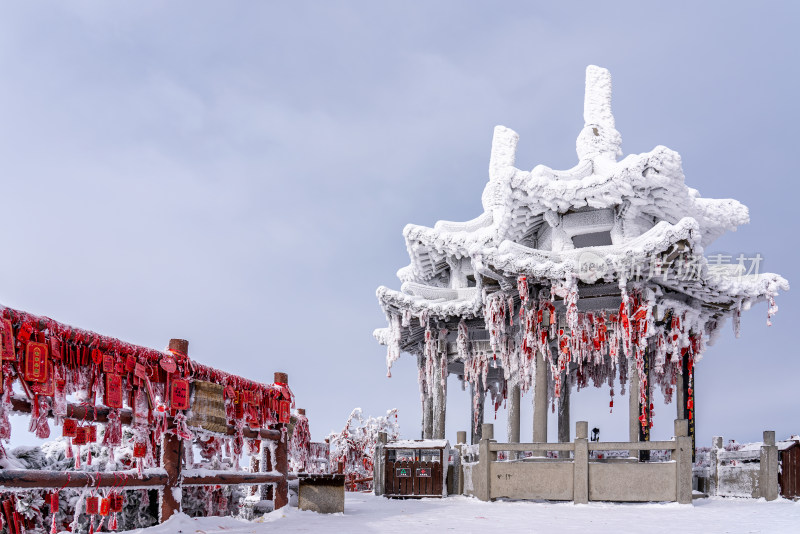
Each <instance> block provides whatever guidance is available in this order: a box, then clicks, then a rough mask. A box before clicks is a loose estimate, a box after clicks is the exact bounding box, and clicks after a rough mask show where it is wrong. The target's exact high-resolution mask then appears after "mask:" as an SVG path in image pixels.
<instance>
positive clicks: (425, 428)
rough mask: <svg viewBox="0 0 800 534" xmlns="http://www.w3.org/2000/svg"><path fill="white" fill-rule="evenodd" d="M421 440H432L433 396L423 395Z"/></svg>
mask: <svg viewBox="0 0 800 534" xmlns="http://www.w3.org/2000/svg"><path fill="white" fill-rule="evenodd" d="M422 439H433V396H432V395H425V400H424V401H423V402H422Z"/></svg>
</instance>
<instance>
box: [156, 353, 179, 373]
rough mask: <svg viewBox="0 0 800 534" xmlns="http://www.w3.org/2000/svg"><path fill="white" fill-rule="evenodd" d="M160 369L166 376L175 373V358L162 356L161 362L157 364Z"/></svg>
mask: <svg viewBox="0 0 800 534" xmlns="http://www.w3.org/2000/svg"><path fill="white" fill-rule="evenodd" d="M158 364H159V365H160V366H161V368H162V369H163V370H164V371H166V372H167V374H170V375H171V374H172V373H174V372H175V369H177V368H178V366H177V364H176V363H175V358H173V357H172V356H164V357H163V358H161V361H160V362H158Z"/></svg>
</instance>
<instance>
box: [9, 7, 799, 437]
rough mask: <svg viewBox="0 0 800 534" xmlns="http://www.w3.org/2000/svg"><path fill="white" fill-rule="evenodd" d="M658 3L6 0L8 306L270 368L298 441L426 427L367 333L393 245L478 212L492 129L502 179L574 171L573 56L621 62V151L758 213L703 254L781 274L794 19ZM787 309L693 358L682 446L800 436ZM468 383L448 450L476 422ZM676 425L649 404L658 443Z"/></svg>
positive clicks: (621, 425) (602, 405)
mask: <svg viewBox="0 0 800 534" xmlns="http://www.w3.org/2000/svg"><path fill="white" fill-rule="evenodd" d="M674 4H675V3H670V5H669V6H645V5H642V4H641V3H640V2H630V3H615V4H613V5H614V6H615V7H616V8H612V7H609V6H610V5H611V4H609V3H605V2H603V3H598V2H586V3H580V2H574V3H570V4H569V7H564V8H561V7H552V6H535V7H531V5H530V4H529V3H513V2H512V3H507V4H504V6H503V8H502V9H500V8H497V7H495V6H494V5H492V4H488V3H483V2H438V3H436V5H435V6H431V5H428V3H426V2H402V3H391V4H390V3H372V2H324V3H316V4H313V3H304V2H284V3H277V2H275V3H267V2H207V1H206V2H203V1H200V2H198V1H192V2H169V3H162V2H135V3H119V2H113V3H112V2H99V1H98V2H88V1H72V2H68V3H67V2H60V3H30V2H25V3H22V2H15V3H11V2H3V3H2V15H1V16H0V73H2V77H1V78H0V80H2V81H0V176H1V177H2V182H1V183H2V184H3V189H2V197H0V198H2V199H3V202H2V216H3V221H4V222H5V231H4V232H2V236H3V239H4V243H3V249H4V250H5V254H3V256H2V257H3V258H4V261H2V262H0V280H2V283H0V302H3V303H4V304H6V305H8V306H12V307H16V308H20V309H23V310H26V311H30V312H33V313H39V314H44V315H48V316H50V317H53V318H55V319H57V320H60V321H64V322H68V323H70V324H74V325H76V326H81V327H84V328H87V329H92V330H95V331H98V332H101V333H104V334H108V335H112V336H116V337H119V338H122V339H124V340H127V341H131V342H134V343H139V344H142V345H146V346H150V347H155V348H161V347H163V346H165V345H166V343H167V341H168V339H169V338H171V337H184V338H187V339H189V340H190V342H191V345H190V354H191V355H192V356H193V357H194V358H196V359H197V360H199V361H201V362H203V363H206V364H210V365H214V366H217V367H219V368H222V369H224V370H227V371H230V372H234V373H239V374H243V375H244V376H247V377H248V378H253V379H256V380H261V381H272V374H273V372H274V371H286V372H288V373H289V376H290V383H291V385H292V387H293V389H294V391H295V392H296V394H297V396H298V402H299V406H301V407H304V408H306V409H307V411H308V414H309V417H310V423H311V431H312V438H313V439H315V440H321V439H322V438H323V437H324V436H325V435H326V434H327V433H328V432H329V431H330V430H333V429H339V428H340V427H341V425H343V423H344V420H345V418H346V417H347V415H348V414H349V412H350V410H351V409H352V408H354V407H356V406H360V407H362V408H363V409H364V411H365V412H366V413H368V414H373V415H377V414H380V413H382V412H384V411H385V410H387V409H389V408H393V407H397V408H399V410H400V424H401V428H402V429H403V433H404V434H405V436H406V437H417V435H418V432H419V400H418V399H419V396H418V390H417V385H416V369H415V363H414V360H413V358H411V357H408V356H404V357H402V358H401V360H400V361H399V362H398V363H397V364H396V366H395V369H394V371H393V374H394V377H393V378H392V379H386V378H385V374H386V371H385V363H384V354H385V349H384V348H383V347H380V346H378V345H377V343H376V342H375V341H374V340H373V339H372V337H371V333H372V330H373V329H374V328H375V327H380V326H383V325H384V324H385V320H384V317H383V314H382V312H381V311H380V309H379V307H378V304H377V301H376V299H375V296H374V291H375V288H376V287H377V286H378V285H380V284H386V285H390V286H392V287H399V282H398V281H397V279H396V278H395V274H394V273H395V271H396V270H397V269H398V268H399V267H402V266H404V265H406V264H407V263H408V257H407V253H406V250H405V246H404V242H403V239H402V235H401V231H402V228H403V226H404V225H405V224H406V223H409V222H414V223H418V224H426V225H432V224H433V223H434V222H435V221H436V220H438V219H448V220H467V219H470V218H473V217H474V216H476V215H478V214H479V213H480V211H481V210H480V194H481V192H482V190H483V187H484V184H485V182H486V181H487V179H488V176H487V167H488V159H489V147H490V140H491V135H492V128H493V126H494V125H495V124H504V125H506V126H508V127H510V128H513V129H515V130H516V131H517V132H519V133H520V137H521V139H520V144H519V151H518V157H517V166H518V167H521V168H526V169H530V168H532V167H533V166H534V165H536V164H538V163H544V164H546V165H549V166H552V167H555V168H568V167H571V166H572V165H573V164H574V163H575V161H576V155H575V149H574V147H575V137H576V136H577V134H578V132H579V131H580V128H581V127H582V118H581V114H582V109H583V76H584V69H585V67H586V65H588V64H597V65H601V66H604V67H607V68H609V69H610V70H611V72H612V76H613V78H614V111H615V116H616V121H617V129H618V130H619V131H620V132H621V133H622V136H623V150H624V151H625V153H631V152H644V151H648V150H650V149H652V148H653V147H654V146H655V145H657V144H664V145H667V146H669V147H670V148H672V149H675V150H677V151H678V152H680V153H681V155H682V156H683V163H684V170H685V172H686V175H687V182H688V184H689V185H690V186H692V187H696V188H698V189H699V190H700V191H701V193H702V194H703V195H705V196H710V197H720V198H725V197H733V198H737V199H739V200H741V201H742V202H744V203H745V204H747V205H748V206H749V208H750V214H751V219H752V222H751V224H750V225H748V226H746V227H743V228H742V229H740V230H739V231H738V232H737V233H735V234H731V235H728V236H726V237H724V238H722V239H720V240H719V241H718V242H717V243H716V244H715V245H714V246H713V247H712V248H711V250H710V252H717V251H719V252H724V253H727V254H732V255H737V254H739V253H740V252H743V253H745V254H748V255H752V254H754V253H756V252H758V253H760V254H761V255H762V256H764V257H765V258H766V259H765V263H764V267H765V268H766V269H768V270H773V271H777V272H779V273H781V274H783V275H784V276H786V277H787V278H788V279H789V281H790V282H792V281H794V280H796V279H797V278H798V277H797V276H796V275H797V272H798V268H797V266H798V261H797V260H798V251H797V247H796V245H795V243H796V237H795V232H796V230H797V224H796V223H795V222H792V221H793V220H794V218H795V216H796V209H795V199H796V195H797V186H796V182H797V177H796V175H797V170H796V161H795V160H796V157H795V154H796V146H797V142H798V134H797V124H798V122H800V121H798V118H800V117H798V106H797V103H796V94H797V84H798V80H800V76H798V74H800V72H798V71H799V70H800V57H798V51H800V46H798V43H797V37H796V24H797V21H798V8H797V7H796V4H793V3H790V2H785V3H780V2H774V3H770V4H769V7H768V8H767V7H763V6H759V5H750V4H746V3H744V4H741V5H740V4H739V3H732V2H716V3H713V2H708V3H704V4H703V7H700V6H696V5H692V4H688V3H687V4H682V6H683V7H680V6H679V7H676V6H675V5H674ZM778 304H779V305H780V307H781V312H780V313H779V314H778V316H777V317H776V318H775V325H774V326H773V327H772V328H771V329H767V327H766V326H765V319H766V307H765V306H764V305H760V306H758V307H756V308H755V309H753V310H752V311H751V312H749V313H748V314H746V316H745V317H744V320H743V325H742V326H743V328H742V330H743V335H742V338H741V339H739V340H735V339H733V335H732V332H731V329H730V327H728V328H727V329H726V332H725V333H724V334H723V336H722V339H721V340H720V341H719V342H718V344H717V345H715V346H714V347H712V348H711V349H710V350H709V351H708V353H707V354H706V358H705V359H704V361H703V362H702V363H701V365H700V366H699V367H698V370H697V384H698V385H697V392H698V399H697V409H698V436H699V440H698V444H701V445H702V444H708V443H709V442H710V439H711V436H712V435H723V436H725V437H726V438H728V437H735V438H736V439H738V440H740V441H747V440H754V439H758V438H759V436H760V432H761V431H762V430H764V429H774V430H776V431H777V433H778V436H779V437H785V436H787V435H789V434H790V433H800V417H798V415H797V414H798V396H797V392H796V391H797V385H798V379H797V377H798V375H799V374H800V373H799V371H800V360H799V359H798V357H797V348H796V345H795V340H794V337H793V333H795V332H796V329H795V328H794V324H795V323H797V322H798V320H800V312H799V311H798V309H800V307H799V306H798V301H797V298H796V297H795V294H793V293H791V292H790V293H788V294H786V295H782V296H781V297H780V298H779V300H778ZM457 386H458V384H457V383H456V382H455V381H451V383H450V397H449V411H448V415H449V417H448V426H447V433H448V437H449V438H450V439H451V440H453V439H454V438H455V432H456V431H457V430H461V429H468V425H469V420H468V418H469V399H468V396H467V394H466V393H462V392H461V391H460V389H459V388H458V387H457ZM617 393H618V392H617ZM573 401H574V404H573V410H572V415H573V420H578V419H588V420H589V422H590V425H591V426H600V428H601V436H602V437H603V438H604V439H614V438H624V437H625V435H626V430H625V429H626V424H627V423H626V417H627V410H626V408H625V407H626V402H625V399H621V398H620V397H617V399H616V404H617V408H615V413H614V414H613V415H612V416H609V414H608V413H607V411H608V408H607V407H608V391H607V388H606V389H601V390H594V389H593V388H590V389H588V390H584V391H582V392H580V393H579V394H577V395H573ZM523 404H524V409H523V418H524V419H523V427H522V432H523V436H529V435H530V431H531V430H530V428H531V422H530V417H531V414H530V403H529V399H527V398H524V399H523ZM487 413H488V414H489V416H488V417H487V419H488V420H491V412H487ZM673 414H674V405H671V406H669V407H668V408H666V409H664V408H660V407H657V409H656V420H655V423H656V426H655V428H654V437H655V438H660V437H669V435H671V429H672V423H671V420H672V419H673V418H674V415H673ZM503 417H504V415H503V412H502V411H501V413H500V414H499V416H498V423H502V422H503ZM553 422H554V421H553ZM550 427H551V434H552V435H553V436H555V425H554V424H551V425H550ZM15 433H16V435H15V442H17V440H25V441H27V440H28V436H27V435H26V433H25V432H24V431H23V429H22V426H21V425H17V428H16V429H15ZM496 435H497V436H498V438H500V439H503V436H504V430H503V429H502V428H501V429H498V430H497V431H496Z"/></svg>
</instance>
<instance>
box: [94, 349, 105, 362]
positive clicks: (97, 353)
mask: <svg viewBox="0 0 800 534" xmlns="http://www.w3.org/2000/svg"><path fill="white" fill-rule="evenodd" d="M92 361H93V362H94V364H95V365H100V364H101V363H102V362H103V353H102V352H100V349H92Z"/></svg>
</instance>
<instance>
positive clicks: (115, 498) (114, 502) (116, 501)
mask: <svg viewBox="0 0 800 534" xmlns="http://www.w3.org/2000/svg"><path fill="white" fill-rule="evenodd" d="M122 505H123V502H122V495H120V494H118V493H115V494H114V495H112V496H111V511H112V512H114V513H117V512H121V511H122Z"/></svg>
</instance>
